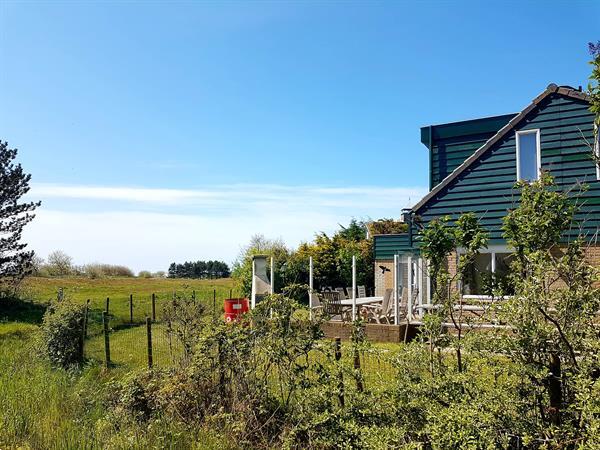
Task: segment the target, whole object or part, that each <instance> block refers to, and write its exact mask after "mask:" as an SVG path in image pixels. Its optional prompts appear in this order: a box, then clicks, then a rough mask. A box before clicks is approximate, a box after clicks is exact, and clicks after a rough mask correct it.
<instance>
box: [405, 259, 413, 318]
mask: <svg viewBox="0 0 600 450" xmlns="http://www.w3.org/2000/svg"><path fill="white" fill-rule="evenodd" d="M406 267H407V269H408V273H407V274H406V276H407V280H408V282H407V284H408V286H407V288H408V304H407V308H406V309H407V310H408V311H406V319H407V320H410V319H412V288H413V267H412V256H409V257H408V262H407V264H406Z"/></svg>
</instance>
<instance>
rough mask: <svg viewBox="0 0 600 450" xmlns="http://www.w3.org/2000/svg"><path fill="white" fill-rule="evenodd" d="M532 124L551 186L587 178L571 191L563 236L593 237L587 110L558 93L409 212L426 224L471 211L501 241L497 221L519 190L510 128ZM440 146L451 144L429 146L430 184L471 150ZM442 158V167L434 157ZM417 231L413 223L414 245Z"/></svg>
mask: <svg viewBox="0 0 600 450" xmlns="http://www.w3.org/2000/svg"><path fill="white" fill-rule="evenodd" d="M507 122H508V121H507ZM533 129H540V141H541V152H542V169H543V170H546V171H549V172H550V174H551V175H552V176H553V177H554V179H555V181H556V183H557V189H561V190H564V191H569V190H571V189H572V188H573V185H574V184H576V183H587V184H588V187H589V189H588V190H587V191H586V192H583V193H580V192H579V191H578V190H576V192H577V195H578V202H579V204H580V205H581V208H580V211H579V213H578V214H577V216H576V223H575V224H574V227H573V229H572V230H571V231H569V232H568V233H566V235H565V237H564V239H565V240H568V239H572V238H574V237H575V236H577V235H578V233H579V232H580V230H581V231H583V232H584V234H587V235H588V238H589V239H593V236H594V235H595V234H596V233H598V230H599V228H600V182H599V181H598V180H597V179H596V176H597V175H596V167H595V165H594V163H593V161H592V159H591V158H590V156H589V151H590V149H589V147H588V146H587V145H586V142H589V143H591V142H593V139H594V134H593V114H592V113H591V112H590V111H589V104H588V102H586V101H585V100H581V99H577V98H572V97H568V96H565V95H561V94H558V93H556V94H552V95H549V96H548V97H546V98H545V99H543V100H542V101H541V102H540V103H539V104H538V105H537V107H536V108H534V109H533V110H532V111H530V112H529V113H528V114H527V115H526V116H525V117H524V118H523V120H521V121H520V122H519V123H518V124H516V126H515V127H514V129H513V130H510V131H509V132H508V133H507V134H506V135H505V136H504V138H503V139H501V140H500V141H498V142H496V143H495V144H494V145H493V146H492V147H490V148H489V149H488V150H487V151H486V152H485V153H484V154H482V155H481V156H480V157H479V158H478V159H477V160H476V161H475V162H473V163H472V164H471V165H470V166H469V167H468V168H467V169H466V170H464V171H463V172H461V173H460V174H459V175H458V176H457V177H456V178H455V179H454V180H452V181H451V182H450V183H449V184H448V185H447V186H445V187H444V188H443V189H442V190H440V191H439V192H438V193H437V194H436V195H435V196H434V197H432V198H431V199H429V200H428V201H427V202H426V203H425V204H424V205H422V206H421V207H420V208H419V209H418V210H417V211H415V214H416V215H417V216H418V217H419V218H420V220H421V222H422V225H424V226H427V224H428V223H429V222H430V221H431V220H433V219H435V218H439V217H443V216H448V217H450V219H451V220H452V221H453V220H456V219H457V218H458V217H460V215H461V214H463V213H467V212H473V213H475V214H476V215H477V217H479V218H480V220H481V223H482V224H483V226H484V227H485V228H486V229H487V230H488V232H489V233H490V238H491V243H492V244H502V243H504V242H503V239H502V229H501V227H502V220H503V218H504V217H505V216H506V214H507V212H508V210H509V209H511V208H514V207H515V206H517V205H518V202H519V193H518V191H517V190H515V189H514V184H515V182H516V180H517V168H516V142H515V132H516V131H521V130H533ZM434 144H435V141H434ZM444 145H445V147H444V149H445V151H446V152H448V149H451V153H448V154H446V155H445V156H443V155H440V154H436V151H437V152H438V153H440V149H439V148H438V149H437V150H436V148H435V147H434V148H433V149H432V177H431V178H432V180H434V183H435V184H437V182H439V181H441V179H443V175H444V172H443V168H444V167H453V164H455V163H456V162H458V164H461V163H462V161H460V160H461V158H463V156H465V155H467V153H468V152H469V151H471V147H470V146H468V145H466V144H465V146H464V147H461V145H456V144H454V143H453V144H450V143H444ZM469 145H470V144H469ZM473 152H474V150H473ZM468 156H469V155H467V156H466V157H468ZM443 158H445V164H446V166H443V165H442V163H441V162H440V161H441V160H442V159H443ZM459 161H460V162H459ZM463 161H464V160H463ZM450 163H451V164H450ZM449 164H450V165H449ZM456 167H457V166H456ZM435 184H434V185H435ZM571 195H575V194H574V193H572V194H571ZM417 233H418V232H417V228H416V226H413V235H414V240H415V244H416V245H417V246H418V240H419V239H418V235H417Z"/></svg>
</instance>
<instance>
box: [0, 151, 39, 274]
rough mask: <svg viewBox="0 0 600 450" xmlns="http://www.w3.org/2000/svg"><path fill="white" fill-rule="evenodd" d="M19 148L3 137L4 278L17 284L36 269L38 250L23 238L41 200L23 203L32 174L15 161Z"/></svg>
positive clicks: (0, 246)
mask: <svg viewBox="0 0 600 450" xmlns="http://www.w3.org/2000/svg"><path fill="white" fill-rule="evenodd" d="M16 156H17V149H16V148H14V149H11V148H9V147H8V142H2V141H0V186H1V187H0V234H1V235H2V237H1V238H0V280H2V282H3V283H9V284H13V285H14V284H15V283H17V282H18V281H20V280H21V279H23V277H24V276H25V275H27V274H28V273H30V272H31V270H32V259H33V255H34V252H33V251H26V250H25V248H26V247H27V244H26V243H24V242H21V235H22V233H23V228H24V227H25V225H27V224H28V223H29V222H31V221H32V220H33V218H34V217H35V214H33V211H34V210H35V209H36V208H37V207H38V206H40V204H41V203H40V202H26V203H21V202H20V200H21V197H23V195H25V194H26V193H27V192H29V181H30V180H31V175H30V174H26V173H24V172H23V168H22V167H21V164H15V162H14V160H15V158H16Z"/></svg>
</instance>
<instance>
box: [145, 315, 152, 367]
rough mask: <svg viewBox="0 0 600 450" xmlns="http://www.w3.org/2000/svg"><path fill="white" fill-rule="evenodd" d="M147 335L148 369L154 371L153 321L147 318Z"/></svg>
mask: <svg viewBox="0 0 600 450" xmlns="http://www.w3.org/2000/svg"><path fill="white" fill-rule="evenodd" d="M146 334H147V335H148V369H152V321H151V320H150V317H146Z"/></svg>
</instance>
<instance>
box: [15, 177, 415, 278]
mask: <svg viewBox="0 0 600 450" xmlns="http://www.w3.org/2000/svg"><path fill="white" fill-rule="evenodd" d="M424 193H425V189H422V188H380V187H374V186H366V187H361V186H357V187H318V186H281V185H233V186H217V187H212V188H206V189H197V190H191V189H190V190H180V189H155V188H141V187H105V186H68V185H50V184H43V185H39V184H38V185H34V186H33V187H32V191H31V194H30V196H31V197H32V198H36V199H38V198H41V199H42V200H45V202H44V203H45V204H46V205H47V206H46V207H44V205H42V207H41V208H40V210H39V211H38V213H37V217H36V219H35V220H34V221H33V222H32V223H31V224H30V225H29V226H28V227H27V230H26V233H25V236H24V238H25V240H26V242H29V243H30V246H31V247H32V248H33V249H35V250H36V251H37V252H38V253H39V254H40V255H41V256H46V255H47V254H48V253H49V252H51V251H52V250H55V249H62V250H64V251H66V252H67V253H68V254H70V255H71V256H73V257H74V259H75V261H76V262H77V263H79V264H83V263H86V262H92V261H100V262H110V263H115V264H117V263H118V264H126V265H128V266H130V267H131V268H132V269H134V270H136V271H138V270H141V269H148V270H161V269H162V270H164V269H166V268H167V266H168V264H169V263H170V262H172V261H183V260H196V259H222V260H225V261H228V262H231V261H232V260H233V259H234V258H235V257H236V255H237V254H238V252H239V249H240V247H241V246H242V245H244V244H245V243H247V242H248V240H249V239H250V237H251V236H252V235H253V234H256V233H262V234H264V235H265V236H267V237H271V238H282V239H283V240H284V241H285V242H286V243H287V244H288V245H290V246H296V245H297V244H298V243H300V242H301V241H307V240H310V239H312V237H313V236H314V234H315V233H316V232H318V231H325V232H329V233H330V232H332V231H334V230H335V229H336V228H337V226H338V224H339V223H342V224H344V223H347V222H348V221H349V220H350V219H351V218H352V217H356V218H367V217H371V218H380V217H398V216H399V214H400V210H401V209H402V208H404V207H406V206H409V205H410V204H412V203H415V202H416V201H417V200H418V199H419V198H420V197H421V196H422V195H423V194H424ZM409 198H410V200H409ZM81 200H85V202H81ZM82 203H83V205H82Z"/></svg>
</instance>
